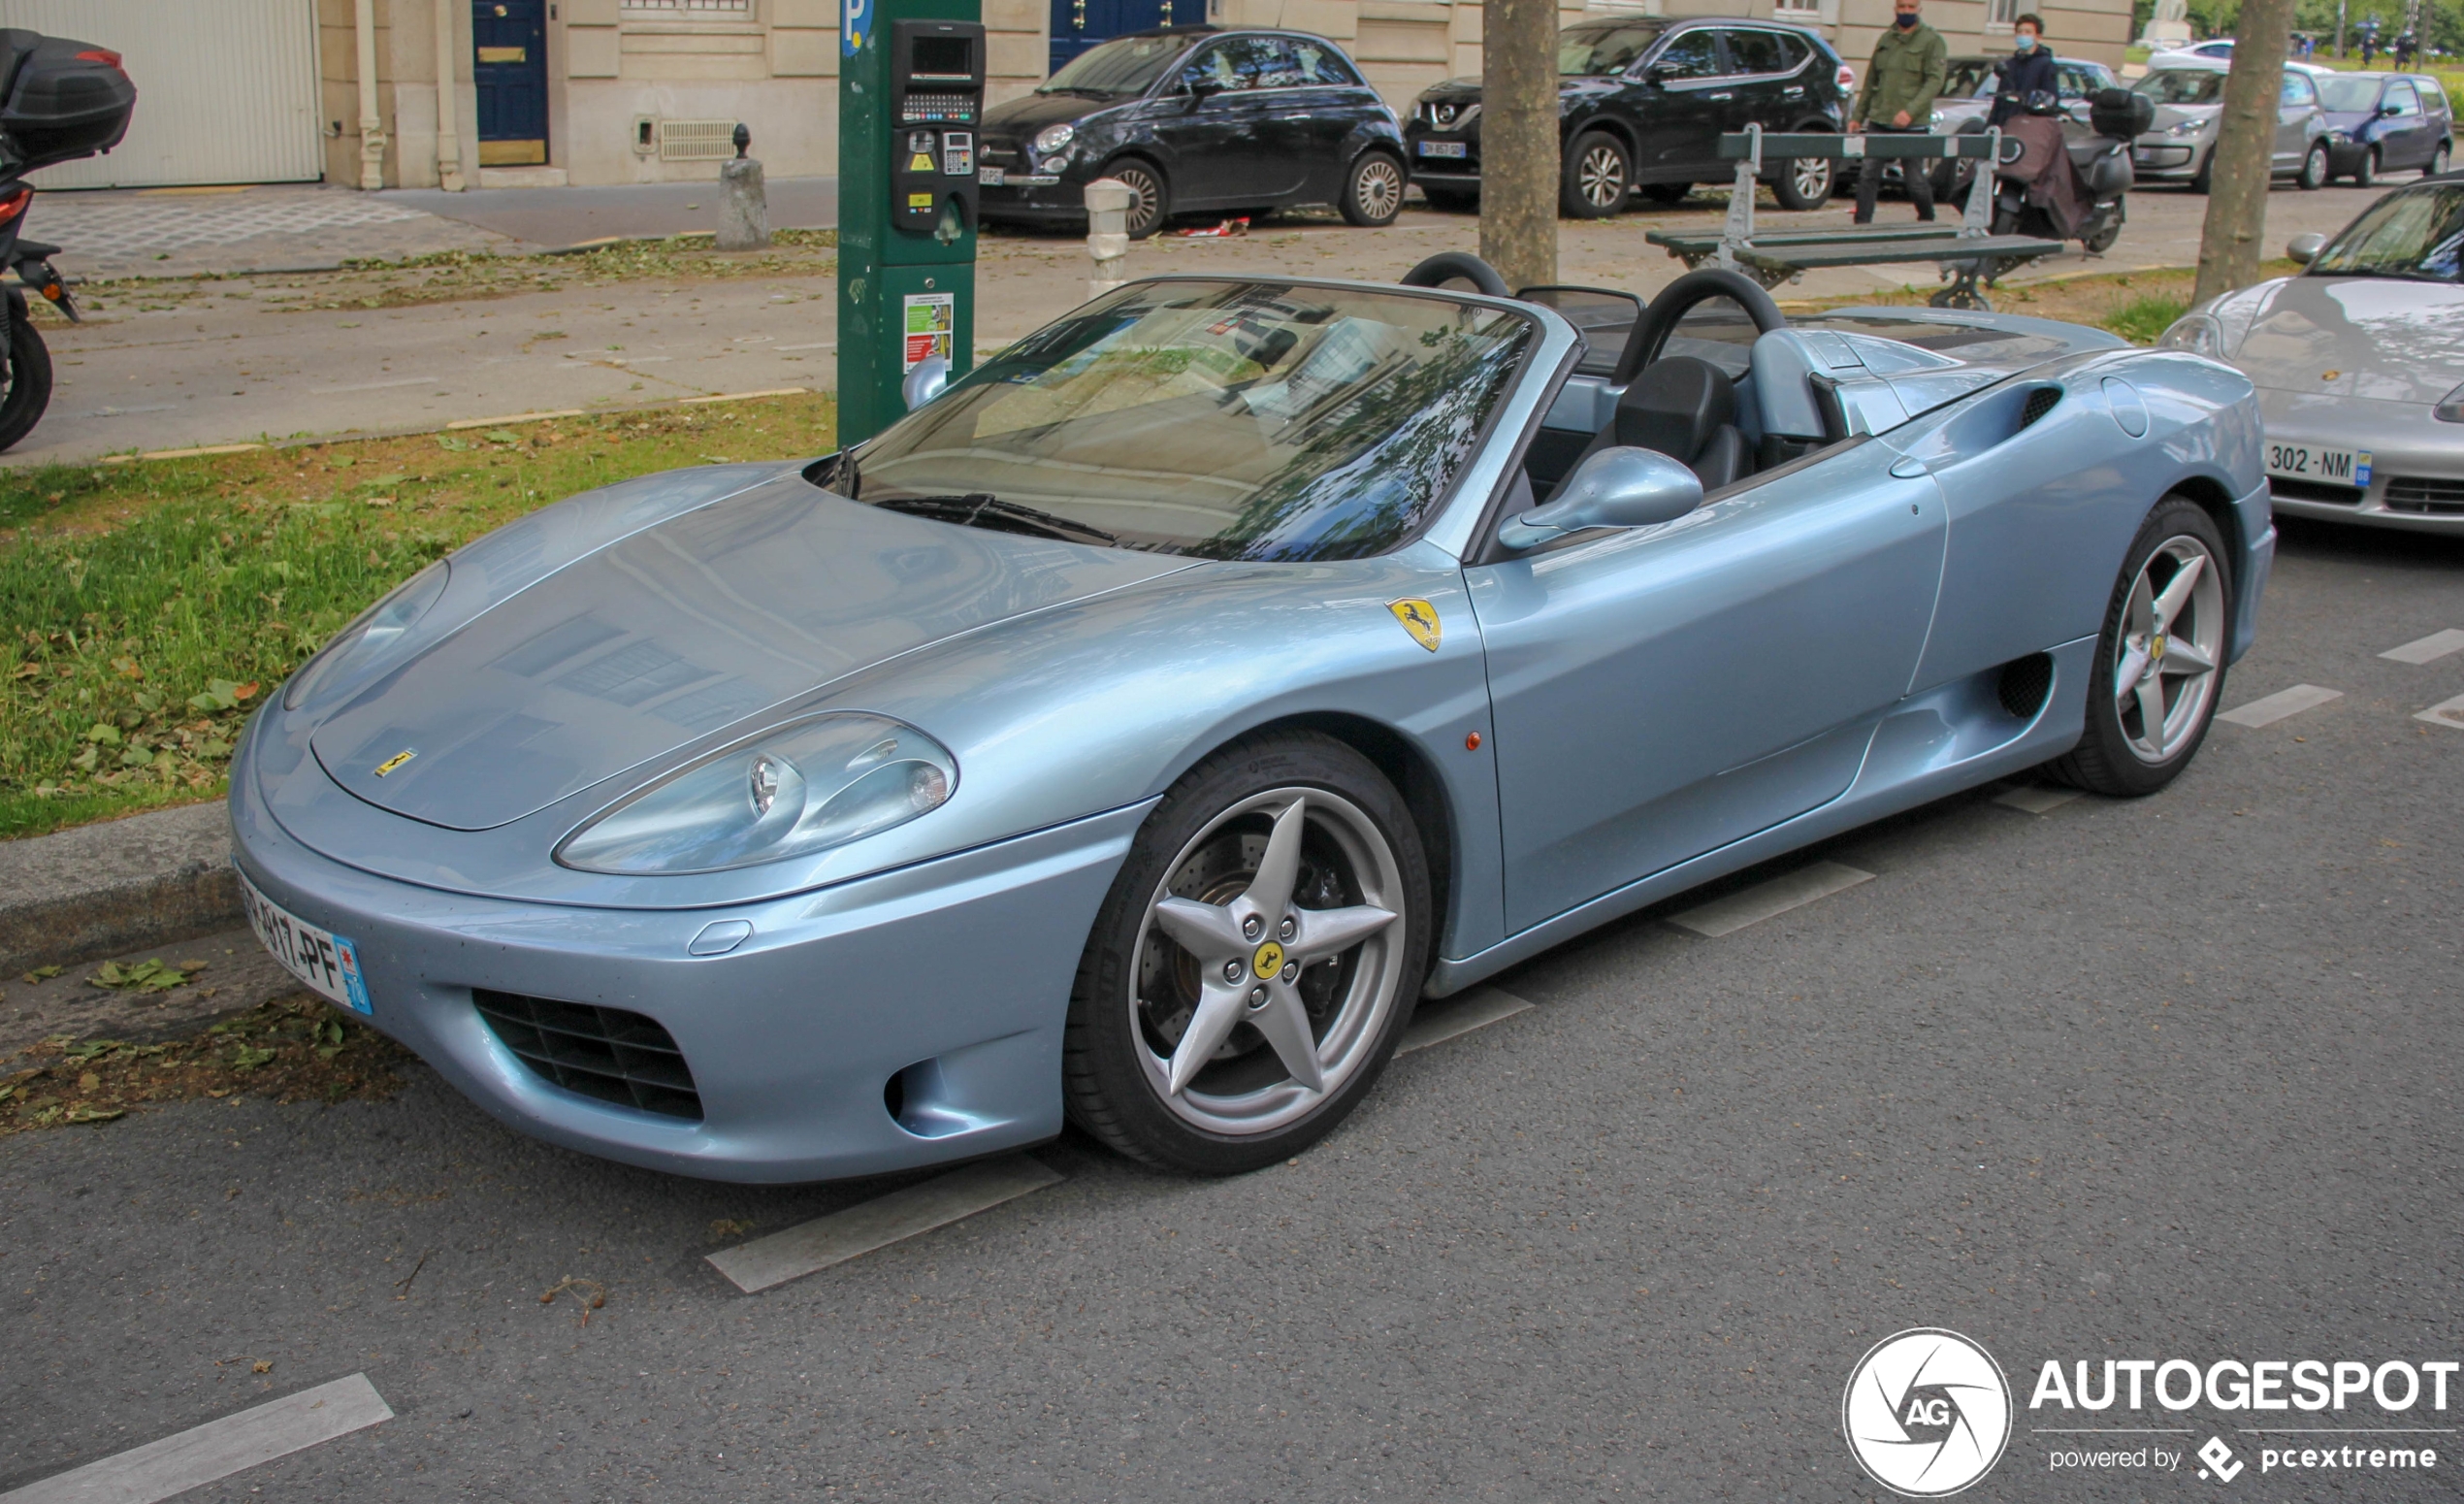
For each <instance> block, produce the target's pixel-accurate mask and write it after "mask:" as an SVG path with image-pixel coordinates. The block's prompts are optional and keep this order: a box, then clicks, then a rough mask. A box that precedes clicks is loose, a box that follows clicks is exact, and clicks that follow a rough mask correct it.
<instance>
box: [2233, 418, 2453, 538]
mask: <svg viewBox="0 0 2464 1504" xmlns="http://www.w3.org/2000/svg"><path fill="white" fill-rule="evenodd" d="M2258 408H2259V415H2260V418H2261V420H2262V421H2263V422H2264V423H2265V424H2266V426H2267V437H2268V438H2270V439H2273V440H2278V441H2290V442H2294V443H2310V444H2324V445H2329V446H2332V447H2335V448H2339V449H2352V450H2356V451H2361V452H2366V453H2367V454H2368V455H2369V456H2370V483H2369V484H2368V485H2367V486H2341V485H2326V484H2321V483H2319V482H2317V481H2301V480H2285V479H2279V480H2277V481H2275V482H2274V488H2275V498H2276V501H2275V505H2276V510H2277V511H2279V512H2282V513H2284V514H2286V515H2287V516H2294V517H2316V518H2320V519H2322V520H2325V521H2330V522H2351V523H2358V524H2360V525H2361V526H2364V527H2377V528H2398V529H2403V530H2405V531H2408V532H2415V533H2447V534H2464V423H2442V422H2440V421H2439V420H2438V419H2436V418H2434V417H2432V416H2430V410H2429V409H2428V408H2426V407H2418V406H2415V405H2414V404H2411V403H2394V402H2376V401H2372V400H2369V399H2366V398H2351V397H2339V396H2335V395H2332V394H2327V393H2319V392H2286V391H2277V390H2272V389H2270V388H2267V387H2261V388H2259V393H2258Z"/></svg>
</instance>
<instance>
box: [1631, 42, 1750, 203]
mask: <svg viewBox="0 0 2464 1504" xmlns="http://www.w3.org/2000/svg"><path fill="white" fill-rule="evenodd" d="M1642 71H1643V85H1644V86H1643V97H1642V100H1641V102H1640V109H1639V110H1638V111H1637V114H1640V115H1641V121H1640V124H1641V127H1642V139H1641V141H1640V143H1639V144H1638V145H1637V147H1636V150H1635V166H1636V170H1637V173H1638V174H1641V175H1646V176H1650V177H1657V178H1661V179H1672V178H1679V177H1689V176H1690V177H1692V178H1694V179H1695V180H1697V181H1702V180H1708V179H1715V178H1720V177H1723V176H1725V174H1726V167H1725V165H1724V164H1723V163H1722V162H1721V161H1720V152H1719V145H1720V133H1721V132H1722V131H1723V130H1726V129H1727V128H1728V110H1729V108H1730V106H1731V105H1732V104H1733V103H1734V102H1735V97H1736V94H1735V89H1734V88H1733V87H1731V86H1730V80H1729V79H1728V77H1727V73H1728V60H1727V59H1726V58H1725V57H1724V56H1722V55H1721V51H1720V34H1719V32H1718V31H1717V30H1715V29H1713V28H1712V27H1709V26H1696V27H1693V28H1692V29H1690V30H1686V31H1681V32H1678V33H1677V34H1676V35H1675V36H1673V37H1670V38H1669V39H1668V40H1667V41H1666V42H1663V43H1662V44H1661V45H1660V50H1659V51H1658V52H1656V53H1654V54H1653V55H1652V56H1651V57H1650V58H1649V59H1647V60H1646V61H1645V62H1644V63H1643V64H1642ZM1714 96H1716V97H1714Z"/></svg>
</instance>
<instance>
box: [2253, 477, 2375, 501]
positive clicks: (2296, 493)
mask: <svg viewBox="0 0 2464 1504" xmlns="http://www.w3.org/2000/svg"><path fill="white" fill-rule="evenodd" d="M2267 487H2268V489H2269V490H2271V491H2273V492H2274V493H2275V494H2276V495H2277V496H2279V497H2281V498H2283V499H2285V500H2286V501H2291V502H2323V503H2325V504H2326V505H2328V506H2330V507H2358V506H2360V505H2361V498H2362V496H2363V494H2364V493H2363V492H2362V491H2361V490H2360V489H2359V488H2358V487H2355V486H2338V485H2329V484H2327V483H2326V482H2325V481H2323V480H2284V479H2278V478H2274V477H2270V479H2269V480H2268V483H2267Z"/></svg>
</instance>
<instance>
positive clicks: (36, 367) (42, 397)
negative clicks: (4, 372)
mask: <svg viewBox="0 0 2464 1504" xmlns="http://www.w3.org/2000/svg"><path fill="white" fill-rule="evenodd" d="M8 382H9V390H8V395H7V396H5V397H0V450H4V449H9V448H13V447H15V446H16V442H17V441H18V440H20V439H23V438H24V437H25V436H26V435H28V434H30V433H33V432H34V425H35V424H37V423H40V422H42V421H43V409H46V408H49V406H50V405H51V351H50V350H49V348H48V347H47V346H46V345H45V344H44V343H43V332H42V331H41V330H39V329H37V328H35V327H34V320H33V318H32V317H30V316H29V315H28V313H27V311H26V310H25V309H24V307H23V306H21V305H16V304H13V305H12V306H11V308H10V309H9V371H8Z"/></svg>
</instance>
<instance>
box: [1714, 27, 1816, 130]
mask: <svg viewBox="0 0 2464 1504" xmlns="http://www.w3.org/2000/svg"><path fill="white" fill-rule="evenodd" d="M1720 40H1721V41H1722V42H1723V43H1724V44H1725V45H1726V46H1727V48H1728V59H1729V77H1730V78H1731V79H1732V80H1733V81H1734V83H1733V87H1734V89H1735V95H1736V97H1735V100H1733V101H1732V102H1731V105H1730V109H1729V114H1728V118H1729V124H1728V125H1727V126H1726V127H1725V128H1726V129H1728V130H1732V131H1741V130H1743V129H1745V127H1746V126H1748V125H1760V126H1762V127H1763V129H1765V130H1767V131H1784V130H1789V129H1791V128H1793V127H1794V126H1795V125H1796V124H1797V122H1798V121H1799V120H1800V119H1802V118H1803V117H1804V114H1805V58H1806V55H1807V54H1806V51H1805V48H1804V46H1803V44H1801V43H1799V42H1798V41H1797V40H1796V39H1795V38H1793V37H1783V36H1781V35H1780V34H1779V33H1778V32H1776V31H1765V30H1763V29H1762V28H1761V27H1759V26H1754V27H1746V26H1737V27H1733V28H1731V29H1730V30H1729V31H1728V32H1726V33H1725V34H1724V35H1723V36H1722V37H1721V39H1720Z"/></svg>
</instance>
